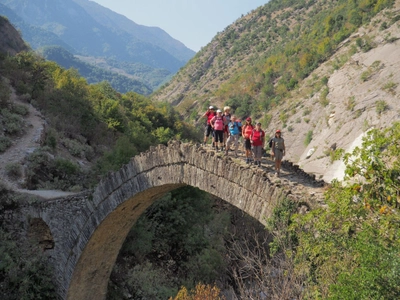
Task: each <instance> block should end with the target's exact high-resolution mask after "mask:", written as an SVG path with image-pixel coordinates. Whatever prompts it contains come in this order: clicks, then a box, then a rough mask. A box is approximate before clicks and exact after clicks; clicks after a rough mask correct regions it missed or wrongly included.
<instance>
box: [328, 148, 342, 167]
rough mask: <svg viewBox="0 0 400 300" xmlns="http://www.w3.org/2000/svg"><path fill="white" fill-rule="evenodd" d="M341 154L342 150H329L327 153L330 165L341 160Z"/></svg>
mask: <svg viewBox="0 0 400 300" xmlns="http://www.w3.org/2000/svg"><path fill="white" fill-rule="evenodd" d="M343 154H344V149H341V148H337V149H336V150H331V151H330V153H329V156H330V161H331V163H333V162H334V161H335V160H339V159H341V158H342V156H343Z"/></svg>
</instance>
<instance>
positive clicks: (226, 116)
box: [223, 106, 231, 147]
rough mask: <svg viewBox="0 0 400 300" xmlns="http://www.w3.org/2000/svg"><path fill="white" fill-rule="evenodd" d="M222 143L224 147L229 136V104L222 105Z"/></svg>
mask: <svg viewBox="0 0 400 300" xmlns="http://www.w3.org/2000/svg"><path fill="white" fill-rule="evenodd" d="M223 116H224V145H225V147H226V141H227V139H228V136H229V129H228V124H229V122H230V121H231V108H230V107H229V106H225V107H224V113H223Z"/></svg>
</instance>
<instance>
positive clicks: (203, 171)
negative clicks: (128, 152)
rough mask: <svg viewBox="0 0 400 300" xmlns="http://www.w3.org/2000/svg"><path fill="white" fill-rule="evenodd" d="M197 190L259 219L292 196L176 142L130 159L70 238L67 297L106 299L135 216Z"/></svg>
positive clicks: (257, 174)
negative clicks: (179, 192) (186, 189)
mask: <svg viewBox="0 0 400 300" xmlns="http://www.w3.org/2000/svg"><path fill="white" fill-rule="evenodd" d="M186 185H190V186H193V187H197V188H199V189H201V190H203V191H205V192H207V193H209V194H212V195H214V196H217V197H219V198H221V199H223V200H225V201H227V202H228V203H230V204H232V205H234V206H236V207H238V208H239V209H241V210H243V211H244V212H246V213H247V214H249V215H250V216H252V217H253V218H255V219H257V220H260V221H263V218H264V217H265V216H269V215H270V214H271V213H272V210H273V208H274V207H275V205H276V203H277V202H278V201H280V199H282V197H283V196H285V195H287V194H289V193H290V191H289V190H288V189H285V188H284V187H282V186H280V185H275V184H273V183H272V182H270V180H269V179H268V177H267V176H265V172H263V171H261V170H259V171H256V170H254V169H252V168H249V167H246V166H241V165H239V164H237V163H234V162H233V161H232V160H230V159H225V158H221V157H219V156H215V154H214V153H213V152H207V151H205V150H203V149H202V148H201V147H198V146H194V145H190V144H182V143H179V142H174V143H171V144H169V146H168V147H165V146H161V145H160V146H158V147H156V148H155V147H152V148H151V149H150V150H149V151H147V152H145V153H142V154H141V155H138V156H135V157H134V158H132V160H131V161H130V163H129V164H127V165H125V166H123V167H122V168H121V169H120V170H119V171H117V172H115V173H110V174H109V175H108V176H106V177H105V178H104V179H103V180H102V181H101V182H100V184H99V185H98V187H97V188H96V190H95V191H94V193H93V199H91V200H90V201H88V203H87V206H85V208H84V209H83V210H82V212H81V213H80V218H77V219H76V221H75V223H76V224H74V226H73V227H72V228H71V232H70V233H69V236H68V243H67V244H68V245H69V246H70V249H69V251H70V252H69V253H68V255H67V261H66V262H65V263H63V264H64V266H65V267H64V268H63V274H62V284H63V286H64V287H65V289H64V292H65V294H64V295H61V296H62V297H66V298H67V299H71V300H72V299H73V300H79V299H96V300H97V299H104V298H105V297H106V294H107V285H108V281H109V276H110V274H111V271H112V268H113V266H114V264H115V260H116V258H117V256H118V253H119V250H120V248H121V246H122V244H123V242H124V241H125V239H126V236H127V234H128V232H129V230H130V229H131V228H132V226H133V225H134V223H135V222H136V221H137V219H138V218H139V216H140V215H141V214H142V213H143V212H144V211H145V210H146V209H147V208H148V207H149V206H150V205H152V204H153V203H154V201H156V200H157V199H159V198H161V197H162V196H163V195H164V194H165V193H167V192H169V191H172V190H174V189H177V188H179V187H182V186H186Z"/></svg>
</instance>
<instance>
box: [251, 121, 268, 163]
mask: <svg viewBox="0 0 400 300" xmlns="http://www.w3.org/2000/svg"><path fill="white" fill-rule="evenodd" d="M250 141H251V144H252V146H253V154H254V164H255V165H256V166H260V167H261V155H262V149H263V148H264V143H265V132H264V130H262V129H261V123H257V124H256V128H254V129H253V132H252V133H251V137H250Z"/></svg>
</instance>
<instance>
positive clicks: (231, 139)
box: [226, 134, 239, 151]
mask: <svg viewBox="0 0 400 300" xmlns="http://www.w3.org/2000/svg"><path fill="white" fill-rule="evenodd" d="M231 144H233V145H234V146H235V151H236V150H237V148H238V145H239V135H238V134H234V135H230V136H229V137H228V139H227V140H226V148H229V146H230V145H231Z"/></svg>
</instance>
